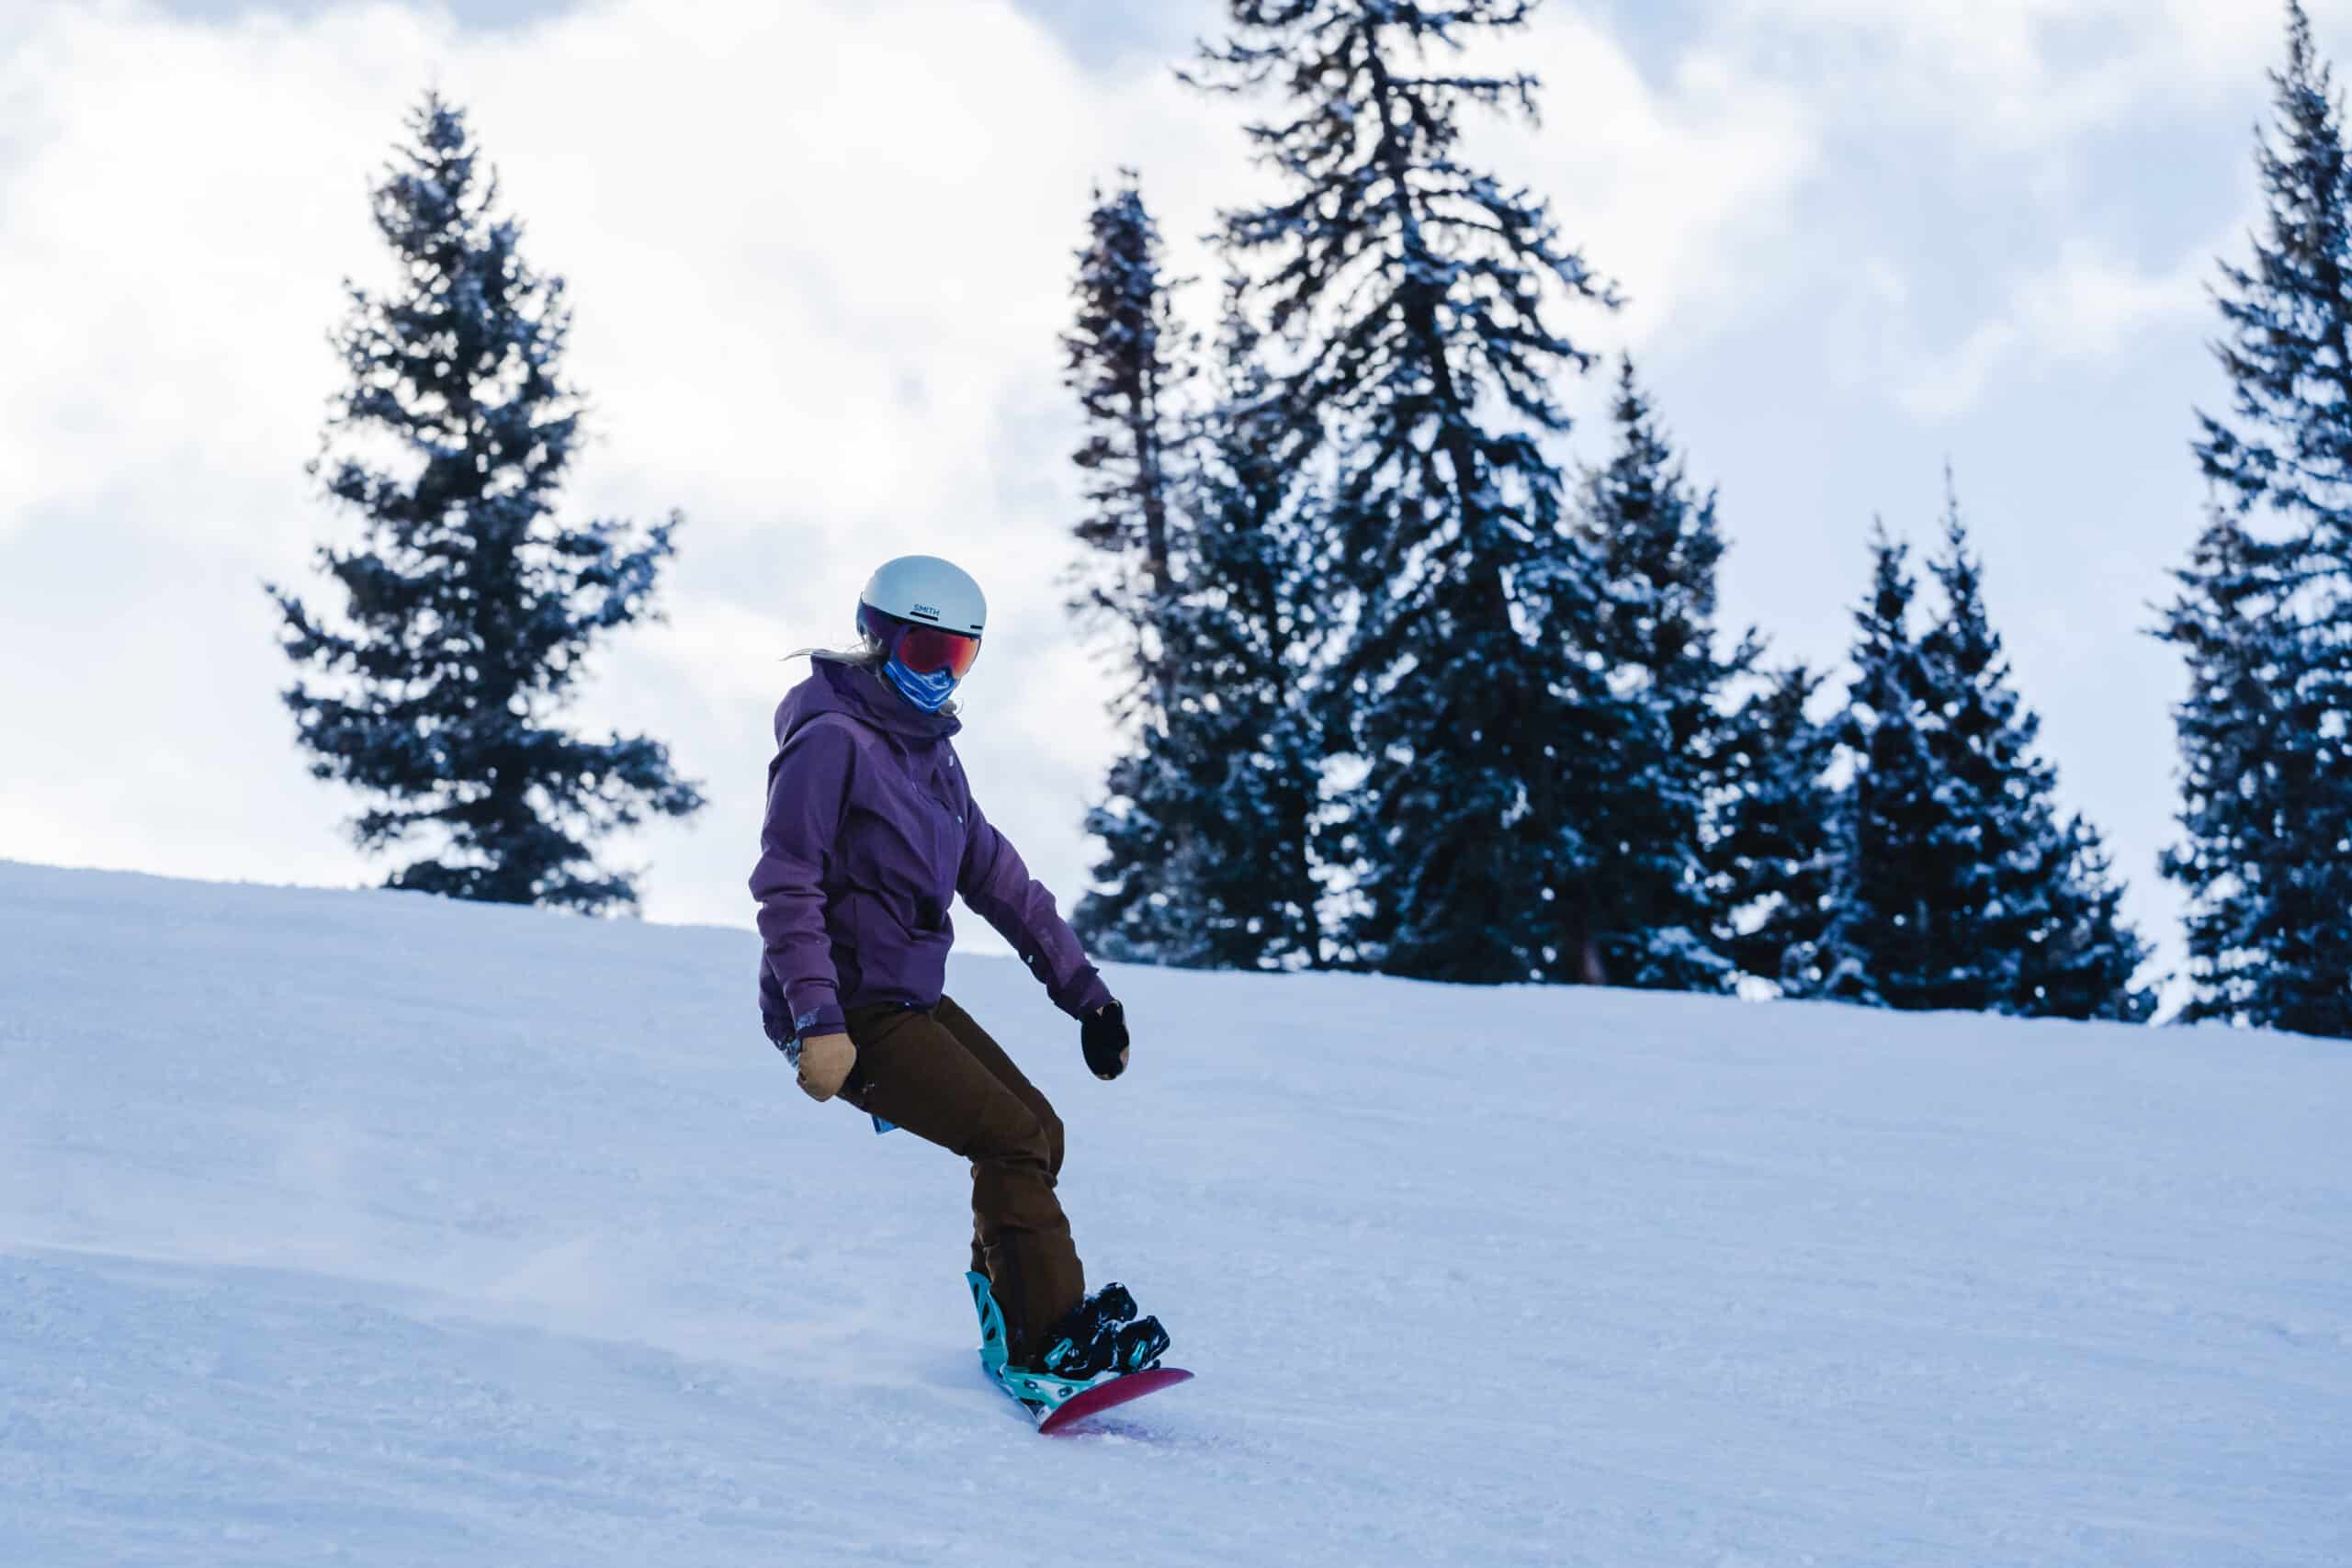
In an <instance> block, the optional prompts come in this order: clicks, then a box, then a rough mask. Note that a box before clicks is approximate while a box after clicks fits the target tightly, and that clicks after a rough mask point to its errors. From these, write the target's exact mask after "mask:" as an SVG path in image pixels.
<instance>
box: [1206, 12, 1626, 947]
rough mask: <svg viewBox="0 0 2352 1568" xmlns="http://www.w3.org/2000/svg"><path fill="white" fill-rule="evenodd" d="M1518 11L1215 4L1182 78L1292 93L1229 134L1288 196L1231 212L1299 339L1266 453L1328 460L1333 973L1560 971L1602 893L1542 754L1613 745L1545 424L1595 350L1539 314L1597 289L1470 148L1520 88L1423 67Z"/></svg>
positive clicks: (1529, 200)
mask: <svg viewBox="0 0 2352 1568" xmlns="http://www.w3.org/2000/svg"><path fill="white" fill-rule="evenodd" d="M1531 9H1532V6H1530V5H1529V4H1525V3H1521V0H1448V3H1446V4H1442V5H1439V4H1428V3H1419V0H1230V5H1229V11H1230V19H1231V23H1232V35H1231V37H1230V38H1229V39H1227V41H1226V42H1225V43H1223V44H1222V45H1220V46H1216V47H1214V48H1210V49H1207V50H1204V56H1203V59H1202V62H1201V63H1200V64H1199V66H1198V67H1197V69H1196V70H1195V72H1194V73H1193V80H1194V81H1195V82H1197V83H1199V84H1201V85H1205V86H1208V87H1211V88H1214V89H1219V90H1227V91H1237V92H1238V91H1247V90H1252V89H1256V88H1259V87H1261V86H1264V85H1269V84H1271V85H1272V87H1273V88H1274V89H1275V90H1276V91H1278V92H1279V93H1280V94H1281V95H1282V96H1283V98H1284V100H1285V101H1284V102H1283V106H1282V107H1281V110H1280V112H1279V113H1278V114H1277V115H1276V116H1275V117H1274V118H1272V119H1271V120H1269V121H1266V122H1263V123H1260V124H1256V125H1253V126H1251V127H1250V131H1249V135H1250V141H1251V142H1252V144H1253V146H1254V148H1255V151H1256V152H1257V154H1258V156H1259V158H1260V160H1261V162H1262V163H1264V164H1267V165H1268V166H1270V167H1271V168H1272V169H1273V170H1274V171H1275V172H1276V173H1277V175H1279V176H1280V178H1281V180H1282V182H1283V193H1282V195H1281V196H1280V197H1278V198H1277V199H1275V200H1273V201H1272V202H1271V203H1269V204H1268V205H1265V206H1262V207H1259V208H1254V209H1248V210H1243V211H1238V212H1231V213H1228V214H1227V216H1226V220H1225V229H1224V235H1225V239H1226V241H1227V244H1228V246H1229V247H1230V249H1231V251H1232V252H1233V254H1236V255H1237V256H1239V257H1243V258H1254V259H1256V260H1258V262H1259V263H1260V276H1259V295H1260V298H1261V299H1263V300H1264V301H1265V303H1266V306H1267V308H1268V311H1269V319H1270V322H1271V327H1272V330H1273V331H1274V332H1276V333H1283V334H1286V335H1287V336H1288V337H1290V338H1291V339H1293V340H1295V349H1296V353H1295V356H1294V357H1293V358H1292V360H1291V361H1290V362H1289V364H1288V365H1287V366H1286V367H1285V370H1284V374H1283V383H1282V387H1281V393H1282V405H1283V408H1284V410H1285V412H1286V419H1287V427H1288V428H1287V431H1286V443H1285V447H1284V449H1283V451H1282V453H1281V454H1280V455H1279V457H1278V460H1279V461H1283V462H1285V463H1288V464H1291V465H1294V466H1298V467H1306V465H1308V464H1309V463H1310V462H1314V461H1317V460H1319V461H1320V462H1321V463H1323V464H1325V465H1327V466H1328V470H1329V494H1328V496H1327V497H1326V498H1325V500H1324V502H1323V504H1322V506H1321V507H1320V509H1319V510H1320V512H1321V514H1322V521H1323V523H1324V525H1325V530H1326V532H1325V536H1324V537H1323V539H1322V540H1321V542H1320V551H1319V553H1320V556H1321V559H1322V565H1323V569H1324V570H1323V574H1322V581H1321V582H1320V583H1319V584H1318V587H1319V588H1320V589H1321V591H1322V592H1325V593H1326V594H1327V595H1328V597H1329V599H1330V601H1331V603H1332V604H1333V605H1334V607H1335V611H1336V614H1335V620H1334V624H1335V625H1338V626H1340V627H1342V628H1343V632H1344V637H1343V641H1342V643H1341V646H1340V649H1339V653H1338V657H1337V659H1336V660H1335V661H1334V677H1335V678H1334V679H1333V680H1332V682H1330V684H1329V687H1328V688H1327V690H1328V691H1329V693H1330V694H1332V696H1333V697H1334V698H1335V699H1336V701H1335V702H1334V704H1333V706H1332V709H1331V728H1332V731H1333V735H1334V739H1335V742H1336V743H1343V744H1346V745H1347V746H1349V747H1350V748H1351V750H1352V752H1353V754H1354V756H1355V757H1356V758H1357V759H1359V760H1360V761H1361V762H1362V764H1363V777H1362V781H1361V784H1360V785H1359V786H1358V787H1357V788H1356V790H1355V791H1354V794H1353V797H1352V799H1351V801H1350V802H1349V806H1348V811H1347V820H1346V823H1345V827H1344V829H1343V830H1342V831H1341V832H1340V833H1339V834H1337V835H1335V841H1336V844H1337V849H1336V851H1335V853H1334V855H1333V857H1332V858H1333V860H1334V861H1335V862H1336V863H1337V865H1338V869H1339V870H1340V873H1341V874H1342V875H1343V876H1344V877H1345V878H1346V879H1347V880H1348V881H1349V883H1350V885H1351V895H1352V897H1353V898H1354V900H1355V903H1356V909H1355V912H1354V915H1353V917H1352V919H1351V922H1350V927H1349V930H1348V931H1347V933H1346V947H1347V956H1348V957H1349V959H1350V960H1351V962H1354V963H1358V964H1365V965H1369V966H1372V967H1376V968H1381V969H1385V970H1387V971H1389V972H1392V973H1397V974H1404V975H1415V976H1428V977H1434V978H1447V979H1454V980H1484V981H1503V980H1525V979H1531V978H1544V977H1555V976H1562V977H1573V976H1576V975H1577V974H1578V973H1580V971H1581V967H1582V964H1583V953H1582V943H1581V933H1582V931H1583V930H1584V928H1585V914H1586V909H1587V905H1588V901H1589V899H1590V898H1591V897H1592V896H1593V894H1594V892H1595V890H1596V889H1595V885H1594V882H1593V877H1592V866H1593V857H1592V856H1591V854H1590V853H1589V846H1588V844H1587V843H1586V841H1585V840H1584V838H1583V836H1582V833H1583V829H1582V826H1581V824H1582V822H1583V820H1584V818H1583V817H1582V816H1581V815H1580V814H1579V809H1580V807H1584V806H1586V805H1588V804H1589V803H1587V802H1584V801H1580V800H1578V799H1577V797H1576V796H1577V788H1576V786H1575V784H1573V782H1572V781H1570V780H1568V779H1567V778H1566V776H1565V775H1564V773H1563V761H1564V759H1566V758H1567V757H1570V756H1575V755H1580V754H1581V755H1597V754H1599V753H1600V750H1604V749H1610V748H1613V747H1615V746H1616V744H1617V743H1618V739H1619V736H1618V734H1617V731H1618V729H1619V728H1621V727H1622V714H1621V713H1620V711H1619V709H1620V706H1621V705H1618V704H1616V703H1615V702H1613V700H1612V697H1611V694H1610V692H1609V691H1608V689H1607V684H1606V681H1605V678H1604V677H1603V674H1602V672H1601V671H1600V669H1599V663H1598V660H1596V659H1593V658H1591V657H1590V656H1589V646H1590V645H1589V632H1590V630H1591V627H1590V623H1589V620H1583V621H1580V622H1579V623H1578V624H1576V625H1566V624H1565V623H1567V622H1569V621H1571V620H1574V619H1576V618H1577V617H1584V616H1589V615H1591V614H1593V613H1595V612H1596V611H1597V608H1598V606H1599V604H1600V594H1599V592H1598V589H1597V586H1596V584H1595V583H1594V581H1593V579H1592V573H1591V570H1590V566H1589V561H1588V560H1587V559H1586V558H1585V557H1584V554H1583V552H1582V551H1581V550H1580V549H1578V548H1577V546H1576V545H1575V543H1574V542H1573V540H1571V538H1570V537H1569V536H1568V535H1567V533H1566V530H1565V528H1564V525H1563V518H1562V515H1561V491H1562V481H1561V475H1560V472H1559V470H1558V468H1556V467H1555V464H1554V463H1553V461H1552V459H1551V458H1550V457H1549V456H1547V454H1546V452H1545V449H1544V437H1546V436H1549V435H1552V434H1556V433H1558V432H1560V431H1562V430H1565V429H1566V426H1567V423H1568V420H1567V415H1566V412H1564V410H1563V409H1562V407H1561V405H1560V403H1559V401H1558V400H1557V391H1556V389H1557V387H1558V384H1559V381H1560V379H1561V378H1562V377H1563V376H1564V375H1565V374H1567V373H1571V372H1576V371H1580V370H1582V369H1584V368H1585V367H1587V366H1588V365H1589V355H1588V354H1587V353H1586V352H1585V351H1584V350H1582V349H1579V348H1578V347H1577V346H1576V345H1575V344H1573V343H1571V342H1570V341H1569V340H1568V339H1567V338H1566V337H1564V336H1563V335H1561V333H1560V332H1559V331H1558V329H1557V328H1556V327H1555V324H1554V317H1555V313H1556V310H1557V308H1558V306H1559V305H1560V304H1561V303H1562V302H1564V301H1566V302H1574V301H1579V300H1586V301H1607V300H1609V299H1610V298H1611V297H1610V295H1609V293H1608V291H1607V290H1606V289H1605V288H1603V287H1602V286H1601V285H1600V284H1599V283H1598V282H1597V281H1596V280H1595V279H1594V278H1593V276H1591V274H1590V273H1589V271H1588V270H1587V268H1586V266H1585V264H1584V262H1583V260H1582V259H1581V257H1580V256H1578V255H1577V253H1576V252H1575V251H1573V250H1571V249H1569V248H1567V247H1566V245H1565V244H1564V243H1562V241H1561V239H1560V236H1559V233H1558V231H1557V229H1556V227H1555V224H1554V222H1553V220H1552V217H1551V214H1550V212H1549V210H1548V209H1547V208H1546V206H1545V204H1544V202H1543V201H1541V200H1540V199H1538V198H1537V197H1533V196H1532V195H1531V194H1529V193H1527V192H1524V191H1521V190H1516V189H1513V188H1510V187H1509V186H1505V185H1503V184H1502V183H1501V182H1500V181H1498V180H1497V179H1496V178H1495V177H1494V176H1493V175H1489V174H1487V173H1485V172H1484V171H1481V170H1479V169H1476V168H1474V167H1472V166H1471V165H1469V164H1466V163H1464V161H1463V159H1462V155H1461V150H1460V143H1461V129H1462V128H1461V117H1462V115H1463V112H1464V109H1465V108H1467V107H1487V108H1497V109H1502V110H1505V111H1510V110H1514V109H1515V110H1517V111H1519V112H1520V113H1521V114H1524V115H1528V116H1531V117H1532V114H1533V110H1534V93H1535V87H1536V84H1535V82H1534V80H1533V78H1532V77H1530V76H1527V75H1523V74H1521V75H1512V76H1487V75H1479V74H1473V73H1463V72H1461V71H1459V70H1456V69H1453V68H1452V62H1451V61H1450V60H1448V59H1446V58H1444V57H1446V56H1449V55H1451V54H1453V53H1454V52H1455V51H1458V50H1459V49H1460V48H1461V47H1462V46H1463V45H1464V44H1465V43H1466V42H1467V41H1469V40H1470V39H1472V38H1473V37H1474V36H1476V35H1481V34H1489V33H1493V32H1497V31H1501V30H1505V29H1509V28H1517V27H1519V26H1521V25H1522V24H1524V23H1525V21H1526V20H1527V18H1528V16H1529V14H1530V11H1531Z"/></svg>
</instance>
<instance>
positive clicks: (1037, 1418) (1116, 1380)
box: [964, 1273, 1193, 1432]
mask: <svg viewBox="0 0 2352 1568" xmlns="http://www.w3.org/2000/svg"><path fill="white" fill-rule="evenodd" d="M964 1281H965V1283H966V1284H967V1285H969V1286H970V1287H971V1288H972V1309H973V1311H975V1312H976V1313H978V1314H979V1319H980V1366H981V1368H982V1369H983V1370H984V1371H987V1373H988V1374H989V1381H991V1382H994V1383H995V1384H996V1385H997V1386H998V1387H999V1388H1001V1389H1002V1390H1004V1392H1005V1393H1008V1394H1011V1395H1012V1398H1013V1399H1014V1400H1015V1401H1017V1402H1018V1403H1019V1404H1020V1405H1021V1407H1022V1408H1023V1410H1025V1411H1027V1412H1028V1413H1029V1418H1030V1420H1031V1421H1032V1422H1034V1423H1035V1425H1036V1427H1037V1430H1038V1431H1040V1432H1055V1431H1059V1430H1060V1429H1062V1428H1063V1427H1068V1426H1071V1425H1074V1424H1076V1423H1077V1422H1080V1421H1083V1420H1084V1419H1086V1417H1087V1416H1091V1415H1094V1414H1096V1413H1097V1412H1099V1411H1103V1410H1107V1409H1110V1408H1111V1407H1113V1406H1114V1405H1119V1404H1125V1403H1127V1402H1128V1401H1129V1400H1133V1399H1139V1398H1141V1397H1142V1396H1143V1395H1145V1394H1147V1393H1155V1392H1157V1391H1158V1390H1159V1389H1163V1388H1168V1387H1171V1386H1172V1385H1174V1384H1176V1383H1180V1382H1186V1381H1188V1380H1189V1379H1190V1378H1191V1377H1192V1375H1193V1374H1192V1373H1190V1372H1186V1371H1176V1370H1174V1369H1172V1368H1163V1367H1161V1366H1160V1365H1159V1358H1160V1357H1161V1356H1162V1355H1163V1354H1165V1353H1166V1351H1167V1349H1168V1334H1167V1331H1166V1330H1165V1329H1163V1328H1161V1327H1160V1326H1159V1320H1158V1319H1157V1318H1149V1317H1147V1318H1141V1319H1137V1320H1136V1321H1134V1322H1123V1323H1118V1324H1115V1325H1109V1326H1108V1327H1107V1329H1106V1331H1105V1332H1102V1333H1099V1334H1096V1335H1095V1336H1093V1337H1092V1338H1091V1339H1090V1340H1089V1344H1090V1345H1091V1346H1108V1347H1110V1353H1109V1358H1110V1359H1108V1360H1107V1361H1105V1362H1104V1364H1103V1368H1101V1369H1099V1370H1097V1371H1095V1372H1093V1373H1092V1374H1091V1375H1089V1376H1085V1377H1076V1376H1063V1375H1060V1374H1059V1373H1057V1372H1054V1371H1036V1370H1033V1369H1030V1368H1027V1367H1016V1366H1014V1365H1012V1359H1011V1353H1010V1351H1009V1350H1008V1349H1007V1348H1006V1344H1005V1337H1004V1312H1003V1309H1002V1308H1001V1307H999V1306H998V1305H997V1304H996V1297H995V1296H994V1295H993V1294H992V1293H991V1292H989V1277H988V1276H987V1275H985V1274H979V1273H967V1274H966V1275H965V1276H964ZM1114 1291H1115V1292H1117V1294H1116V1295H1115V1296H1114V1295H1113V1293H1112V1292H1114ZM1122 1304H1124V1305H1125V1313H1126V1315H1128V1316H1130V1317H1132V1316H1133V1314H1134V1312H1135V1303H1134V1299H1133V1298H1132V1297H1129V1296H1128V1295H1127V1292H1125V1290H1123V1289H1121V1288H1120V1287H1118V1286H1116V1285H1110V1286H1105V1287H1104V1288H1103V1290H1102V1291H1100V1292H1097V1293H1096V1294H1095V1295H1094V1296H1092V1297H1090V1298H1089V1299H1088V1300H1087V1301H1086V1302H1084V1303H1080V1308H1079V1311H1080V1313H1085V1312H1088V1311H1089V1310H1090V1309H1091V1310H1092V1311H1093V1312H1094V1313H1095V1314H1097V1317H1098V1324H1099V1319H1100V1318H1102V1317H1106V1316H1109V1315H1112V1314H1117V1312H1118V1311H1119V1309H1120V1307H1121V1305H1122ZM1073 1315H1075V1314H1073ZM1070 1323H1071V1320H1070V1319H1067V1318H1066V1319H1064V1321H1063V1324H1062V1325H1057V1331H1058V1330H1061V1329H1065V1328H1067V1327H1068V1326H1069V1325H1070ZM1076 1345H1077V1339H1076V1337H1075V1336H1074V1335H1070V1334H1067V1333H1062V1334H1060V1335H1059V1337H1057V1338H1056V1339H1055V1340H1054V1341H1053V1342H1052V1343H1051V1344H1050V1345H1049V1346H1048V1347H1047V1354H1046V1357H1045V1358H1044V1359H1046V1360H1048V1361H1057V1364H1058V1365H1060V1366H1062V1367H1063V1368H1064V1369H1065V1370H1069V1371H1074V1370H1075V1369H1076V1367H1078V1366H1080V1365H1084V1364H1086V1363H1087V1362H1088V1361H1091V1360H1092V1359H1095V1356H1094V1355H1089V1356H1088V1357H1086V1358H1085V1359H1082V1360H1081V1359H1077V1358H1076ZM1065 1346H1068V1347H1069V1349H1068V1350H1065ZM1056 1351H1064V1352H1065V1353H1064V1355H1063V1356H1062V1357H1061V1358H1060V1359H1058V1360H1057V1358H1056V1356H1055V1354H1054V1353H1055V1352H1056ZM1096 1354H1100V1352H1096Z"/></svg>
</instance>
